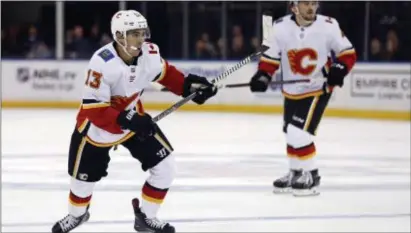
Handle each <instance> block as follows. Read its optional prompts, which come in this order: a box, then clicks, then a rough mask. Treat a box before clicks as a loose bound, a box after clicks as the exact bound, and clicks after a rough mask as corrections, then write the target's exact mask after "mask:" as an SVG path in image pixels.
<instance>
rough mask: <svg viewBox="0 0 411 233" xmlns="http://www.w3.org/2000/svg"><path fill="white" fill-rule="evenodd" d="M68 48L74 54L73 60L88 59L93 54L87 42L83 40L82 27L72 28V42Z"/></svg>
mask: <svg viewBox="0 0 411 233" xmlns="http://www.w3.org/2000/svg"><path fill="white" fill-rule="evenodd" d="M70 47H71V48H70V49H71V51H73V53H74V57H75V58H80V59H88V58H90V57H91V55H92V53H93V52H94V51H93V50H92V47H91V46H90V43H89V41H88V40H86V39H85V38H84V31H83V27H82V26H80V25H76V26H74V29H73V42H72V44H71V46H70Z"/></svg>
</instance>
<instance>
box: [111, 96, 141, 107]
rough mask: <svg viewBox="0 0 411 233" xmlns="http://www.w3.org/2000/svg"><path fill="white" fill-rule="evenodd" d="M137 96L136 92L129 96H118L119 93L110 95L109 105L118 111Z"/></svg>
mask: <svg viewBox="0 0 411 233" xmlns="http://www.w3.org/2000/svg"><path fill="white" fill-rule="evenodd" d="M137 96H138V93H134V94H133V95H132V96H130V97H127V96H120V95H115V96H111V98H110V103H111V107H113V108H115V109H117V110H119V111H123V110H124V109H126V107H127V106H128V105H130V104H131V102H133V101H134V100H135V99H136V98H137Z"/></svg>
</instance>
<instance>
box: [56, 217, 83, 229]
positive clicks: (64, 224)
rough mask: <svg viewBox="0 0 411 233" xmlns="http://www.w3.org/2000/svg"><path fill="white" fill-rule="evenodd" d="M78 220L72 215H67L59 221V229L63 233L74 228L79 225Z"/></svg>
mask: <svg viewBox="0 0 411 233" xmlns="http://www.w3.org/2000/svg"><path fill="white" fill-rule="evenodd" d="M79 221H80V220H79V219H77V218H76V217H74V216H72V215H70V214H69V215H67V216H66V217H64V218H63V219H61V220H60V221H59V224H60V227H61V229H62V230H63V232H65V231H68V230H71V229H73V228H74V227H76V225H77V224H78V223H79Z"/></svg>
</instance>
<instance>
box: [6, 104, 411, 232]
mask: <svg viewBox="0 0 411 233" xmlns="http://www.w3.org/2000/svg"><path fill="white" fill-rule="evenodd" d="M150 113H152V114H153V115H156V114H155V112H150ZM75 115H76V111H74V110H9V109H7V110H4V109H3V110H2V124H1V130H2V138H1V139H2V143H1V149H2V157H1V160H2V161H1V165H2V168H1V172H2V200H1V208H2V211H1V217H2V232H11V231H19V232H33V231H36V232H50V230H51V227H52V225H53V223H54V222H55V221H57V220H58V219H60V218H62V217H64V216H65V215H66V214H67V206H68V204H67V201H68V181H69V177H68V175H67V172H66V170H67V151H68V146H69V139H70V135H71V132H72V130H73V126H74V120H75ZM160 126H161V127H162V129H163V131H164V132H165V133H166V135H167V136H168V138H169V140H170V141H171V143H172V144H173V146H174V148H175V155H176V158H177V163H178V167H179V171H178V176H177V178H176V180H175V182H174V186H173V187H172V188H171V189H170V192H169V193H168V195H167V198H166V200H165V203H164V204H163V207H162V209H161V210H160V216H159V217H160V218H162V219H165V220H168V221H170V222H171V223H172V224H174V226H175V227H176V229H177V231H178V232H200V231H203V232H205V231H206V232H212V231H218V232H223V231H232V232H246V231H249V232H295V231H304V232H309V231H316V232H319V231H328V232H331V231H332V232H335V231H340V232H341V231H345V232H347V231H373V232H376V231H390V232H399V231H401V232H409V231H410V212H411V211H410V122H390V121H371V120H347V119H336V118H325V119H323V120H322V125H321V128H320V129H319V131H318V133H319V135H318V137H317V138H316V146H317V151H318V153H317V158H318V164H319V167H320V174H321V175H322V193H321V195H320V196H317V197H308V198H295V197H292V196H290V195H274V194H273V193H272V188H271V187H272V186H271V185H272V181H273V179H274V178H277V177H279V176H281V175H283V174H284V173H285V172H286V171H287V159H286V156H285V155H284V152H285V140H284V136H283V134H282V132H281V129H282V128H281V127H282V121H281V117H280V116H279V115H241V114H220V113H218V114H217V113H188V112H177V113H175V114H172V115H170V116H169V117H167V118H166V119H164V120H163V121H162V122H160ZM111 158H112V160H111V163H110V166H109V171H108V172H109V176H108V177H107V178H105V179H104V180H103V181H102V182H101V183H99V184H98V185H97V188H96V191H95V193H94V195H93V199H92V205H91V211H90V212H91V218H90V221H89V222H88V223H86V224H84V225H82V226H81V227H79V228H78V229H77V230H75V231H74V232H90V231H92V232H102V231H104V232H133V212H132V207H131V199H132V198H133V197H139V196H140V190H141V185H142V184H143V182H144V179H145V177H146V176H147V174H145V173H143V172H142V171H140V165H139V163H138V161H137V160H134V159H133V158H132V157H131V156H129V155H128V154H127V152H126V151H125V150H124V149H123V148H119V150H118V151H114V152H112V153H111Z"/></svg>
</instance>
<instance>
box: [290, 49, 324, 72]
mask: <svg viewBox="0 0 411 233" xmlns="http://www.w3.org/2000/svg"><path fill="white" fill-rule="evenodd" d="M287 56H288V61H289V63H290V68H291V71H292V72H293V73H294V74H301V75H305V76H309V75H310V74H311V73H312V72H314V70H315V68H316V67H317V65H316V64H307V65H303V60H304V59H308V60H309V61H317V59H318V54H317V52H316V51H315V50H313V49H311V48H303V49H292V50H289V51H288V52H287Z"/></svg>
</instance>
